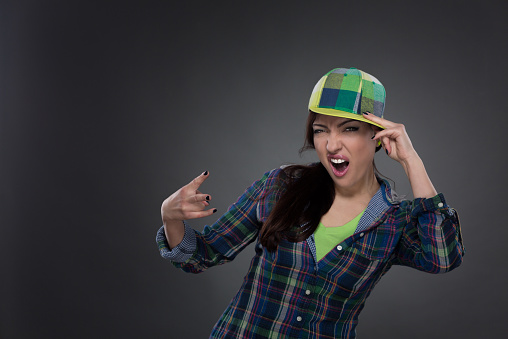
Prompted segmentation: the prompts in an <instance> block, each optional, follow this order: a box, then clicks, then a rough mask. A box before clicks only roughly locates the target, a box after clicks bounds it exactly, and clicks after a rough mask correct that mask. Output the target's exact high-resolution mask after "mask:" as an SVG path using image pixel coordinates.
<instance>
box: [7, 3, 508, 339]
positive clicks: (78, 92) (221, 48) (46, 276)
mask: <svg viewBox="0 0 508 339" xmlns="http://www.w3.org/2000/svg"><path fill="white" fill-rule="evenodd" d="M422 4H424V5H422ZM506 13H507V12H506V8H505V7H504V5H503V2H502V1H488V0H484V1H476V2H471V1H470V2H465V1H440V2H435V3H433V2H410V1H389V2H388V1H384V2H381V1H368V2H365V1H357V2H354V3H351V2H346V1H313V2H310V1H307V2H298V1H291V2H289V1H287V2H281V1H270V2H264V1H256V2H223V1H214V2H211V1H188V2H170V1H143V2H141V1H140V2H137V3H136V2H108V1H105V2H89V1H72V2H68V1H2V2H1V4H0V31H1V36H0V39H1V40H0V44H1V45H0V50H1V53H0V156H1V158H0V174H1V175H0V185H1V186H0V192H1V198H2V200H1V205H0V217H1V223H0V232H1V233H0V242H1V246H0V264H1V267H0V268H1V279H0V293H1V294H0V300H1V302H0V337H1V338H120V337H122V338H206V337H207V336H208V334H209V332H210V330H211V328H212V326H213V325H214V323H215V321H216V320H217V319H218V318H219V316H220V315H221V313H222V311H223V310H224V308H225V307H226V305H227V304H228V302H229V301H230V299H231V298H232V297H233V296H234V294H235V293H236V291H237V289H238V288H239V286H240V284H241V282H242V279H243V275H244V274H245V272H246V271H247V268H248V264H249V261H250V258H251V257H252V255H253V253H254V251H253V247H252V246H250V247H248V248H247V249H245V251H244V252H243V253H241V254H240V255H239V257H237V259H236V260H235V261H234V262H232V263H229V264H227V265H224V266H221V267H216V268H213V269H210V270H209V271H208V272H206V273H204V274H200V275H191V274H185V273H183V272H181V271H179V270H177V269H175V268H174V267H172V265H171V264H170V263H169V262H166V261H164V260H163V259H162V258H161V257H160V256H159V253H158V250H157V247H156V243H155V233H156V231H157V229H158V228H159V227H160V225H161V220H160V204H161V202H162V201H163V199H165V198H166V197H167V196H168V195H170V194H171V193H172V192H173V191H175V190H177V189H178V188H179V187H180V186H182V185H184V184H186V183H187V182H189V181H190V180H191V179H192V178H194V177H195V176H197V175H198V174H199V173H201V172H203V171H205V170H209V171H210V173H211V175H210V178H209V179H208V180H207V181H206V183H205V184H204V185H203V186H202V191H203V192H206V193H209V194H210V195H211V196H212V198H213V200H212V206H213V207H216V208H218V210H219V212H218V213H223V212H225V211H226V209H227V207H228V206H229V205H230V204H231V203H233V202H234V201H235V200H236V198H237V197H238V196H239V195H240V194H242V192H243V190H244V189H245V188H246V187H248V186H249V185H250V184H251V183H252V182H253V181H255V180H256V179H258V178H259V177H261V176H262V174H263V173H264V172H265V171H268V170H270V169H272V168H275V167H278V166H280V165H281V164H286V163H305V162H310V161H315V160H316V158H315V157H314V155H313V154H312V152H307V153H306V154H305V155H304V156H303V158H300V157H299V156H298V152H297V151H298V149H299V148H300V147H301V145H302V142H303V126H304V123H305V119H306V115H307V112H306V105H307V102H308V98H309V95H310V92H311V90H312V88H313V86H314V84H315V82H316V81H317V80H318V79H319V77H320V76H322V75H323V74H324V73H325V72H327V71H328V70H330V69H332V68H335V67H350V66H354V67H357V68H359V69H362V70H365V71H367V72H369V73H372V74H374V75H375V76H376V77H377V78H379V79H380V80H381V81H382V82H383V83H384V85H385V87H386V89H387V104H386V111H385V113H386V117H387V118H388V119H390V120H393V121H396V122H402V123H404V124H405V126H406V128H407V130H408V132H409V135H410V137H411V139H412V141H413V144H414V145H415V148H416V150H417V151H418V152H419V154H420V156H421V157H422V158H423V160H424V162H425V164H426V167H427V170H428V172H429V174H430V176H431V178H432V179H433V182H434V184H435V186H436V187H437V189H438V190H439V191H441V192H444V193H445V195H446V198H447V201H448V202H449V204H450V205H452V206H453V207H455V208H456V209H457V210H458V211H459V215H460V218H461V223H462V230H463V236H464V241H465V245H466V248H467V253H466V256H465V261H464V263H463V265H462V266H461V267H460V268H458V269H457V270H455V271H453V272H451V273H449V274H445V275H430V274H426V273H422V272H418V271H416V270H412V269H409V268H403V267H394V268H393V269H392V270H391V271H390V272H389V273H388V274H387V275H386V276H385V277H384V278H383V279H382V280H381V282H380V283H379V285H378V286H377V287H376V289H375V290H374V291H373V293H372V295H371V297H370V299H368V300H367V303H366V306H365V309H364V311H363V313H362V315H361V316H360V324H359V327H358V335H359V337H360V338H487V337H488V338H500V337H502V336H503V335H504V334H506V333H507V332H508V326H507V323H506V321H505V320H504V318H505V316H506V310H505V307H504V305H505V304H506V302H508V298H507V292H506V286H507V283H508V279H507V273H506V264H507V260H506V254H505V253H506V251H505V249H506V239H507V236H508V231H507V225H506V222H505V215H506V213H505V211H506V207H505V205H506V201H505V199H504V197H505V194H504V193H505V192H506V188H507V179H506V162H507V161H506V145H507V142H506V139H505V135H506V127H507V117H506V114H507V110H506V99H507V89H508V86H507V80H506V79H507V73H508V68H507V67H506V59H507V46H506V36H507V33H508V30H507V21H506V20H505V16H506ZM376 157H377V159H376V161H377V164H378V167H379V168H380V170H381V172H382V173H384V174H385V175H387V176H389V177H390V178H393V179H395V180H396V182H397V187H396V188H397V191H398V192H399V193H400V194H406V195H408V197H411V194H410V186H409V184H408V182H407V179H406V178H405V175H404V172H403V170H402V168H401V167H400V166H399V165H398V164H396V163H394V162H393V161H390V160H388V159H387V157H386V156H385V154H378V155H377V156H376ZM213 221H214V218H213V217H210V218H207V219H204V220H199V221H192V222H191V225H192V226H194V227H195V228H197V229H199V230H201V229H202V228H203V226H204V224H205V223H206V224H210V223H213Z"/></svg>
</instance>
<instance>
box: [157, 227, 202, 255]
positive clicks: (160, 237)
mask: <svg viewBox="0 0 508 339" xmlns="http://www.w3.org/2000/svg"><path fill="white" fill-rule="evenodd" d="M183 224H184V227H185V234H184V236H183V239H182V241H181V242H180V243H179V244H178V245H177V246H176V247H174V248H173V249H171V248H169V244H168V240H167V239H166V234H165V233H164V226H162V227H161V228H160V229H159V231H158V232H157V237H156V241H157V245H158V246H159V251H160V254H161V256H162V257H163V258H164V259H168V260H171V261H173V262H178V263H182V262H186V261H187V260H189V259H190V258H191V257H192V255H193V254H194V252H195V251H196V232H195V231H194V230H193V229H192V228H191V227H190V226H189V225H187V223H186V222H185V221H184V222H183Z"/></svg>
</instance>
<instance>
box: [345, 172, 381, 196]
mask: <svg viewBox="0 0 508 339" xmlns="http://www.w3.org/2000/svg"><path fill="white" fill-rule="evenodd" d="M379 187H380V185H379V182H378V181H377V178H376V175H375V174H374V170H372V171H369V174H368V175H365V177H364V178H363V179H362V180H360V181H358V182H357V183H356V184H355V185H354V186H351V187H341V186H338V185H336V186H335V196H336V198H337V197H338V198H347V199H355V198H364V197H365V198H368V199H369V200H370V199H371V198H372V197H373V196H374V194H376V192H377V191H378V189H379Z"/></svg>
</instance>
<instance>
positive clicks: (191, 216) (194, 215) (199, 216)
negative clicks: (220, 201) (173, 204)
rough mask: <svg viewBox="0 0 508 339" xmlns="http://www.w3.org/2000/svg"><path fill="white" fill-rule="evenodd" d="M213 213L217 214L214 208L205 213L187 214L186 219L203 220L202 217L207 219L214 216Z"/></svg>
mask: <svg viewBox="0 0 508 339" xmlns="http://www.w3.org/2000/svg"><path fill="white" fill-rule="evenodd" d="M215 212H217V209H216V208H212V209H209V210H205V211H199V212H189V213H188V215H187V218H186V219H197V218H204V217H208V216H210V215H212V214H214V213H215Z"/></svg>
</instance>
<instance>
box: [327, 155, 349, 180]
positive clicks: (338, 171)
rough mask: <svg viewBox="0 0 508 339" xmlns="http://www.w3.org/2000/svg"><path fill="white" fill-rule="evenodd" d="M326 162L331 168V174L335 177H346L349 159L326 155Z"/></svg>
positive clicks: (341, 156)
mask: <svg viewBox="0 0 508 339" xmlns="http://www.w3.org/2000/svg"><path fill="white" fill-rule="evenodd" d="M328 160H329V161H330V165H331V168H332V172H333V174H335V175H336V176H337V177H343V176H344V175H346V173H347V170H348V169H349V159H348V158H347V157H346V156H343V155H340V154H339V155H328Z"/></svg>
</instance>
